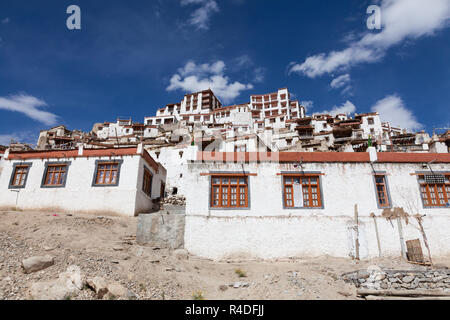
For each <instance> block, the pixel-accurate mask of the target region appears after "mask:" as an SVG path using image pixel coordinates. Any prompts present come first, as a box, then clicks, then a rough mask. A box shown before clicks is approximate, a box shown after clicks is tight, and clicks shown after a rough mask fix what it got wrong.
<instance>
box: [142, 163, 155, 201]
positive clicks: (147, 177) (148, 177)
mask: <svg viewBox="0 0 450 320" xmlns="http://www.w3.org/2000/svg"><path fill="white" fill-rule="evenodd" d="M152 181H153V175H152V173H151V172H150V170H148V169H147V168H144V183H143V185H142V191H144V193H145V194H146V195H148V196H149V197H151V196H152Z"/></svg>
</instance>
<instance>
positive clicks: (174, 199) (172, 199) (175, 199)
mask: <svg viewBox="0 0 450 320" xmlns="http://www.w3.org/2000/svg"><path fill="white" fill-rule="evenodd" d="M160 204H161V205H165V204H169V205H174V206H185V205H186V198H185V197H181V196H169V197H167V198H164V199H161V202H160Z"/></svg>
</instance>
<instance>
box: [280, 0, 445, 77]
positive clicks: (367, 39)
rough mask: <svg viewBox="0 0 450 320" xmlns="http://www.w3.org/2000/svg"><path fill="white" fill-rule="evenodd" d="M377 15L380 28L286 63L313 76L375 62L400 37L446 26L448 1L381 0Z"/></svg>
mask: <svg viewBox="0 0 450 320" xmlns="http://www.w3.org/2000/svg"><path fill="white" fill-rule="evenodd" d="M381 16H382V26H383V29H382V31H381V32H379V33H374V32H370V33H365V34H364V35H363V36H361V37H360V38H359V40H354V41H351V42H350V43H349V46H348V47H347V48H345V49H343V50H341V51H331V52H329V53H327V54H325V53H320V54H317V55H314V56H310V57H308V58H307V59H306V60H305V61H304V62H303V63H302V64H298V63H294V64H292V65H290V66H289V71H290V72H295V73H301V74H304V75H306V76H308V77H310V78H315V77H318V76H321V75H324V74H327V73H332V72H335V71H339V70H348V69H349V68H351V67H352V66H355V65H358V64H361V63H371V62H377V61H379V60H381V59H382V58H383V57H384V55H385V54H386V51H387V50H388V49H389V48H391V47H392V46H394V45H397V44H399V43H401V42H402V41H404V40H414V39H418V38H420V37H423V36H430V35H433V34H434V33H435V32H436V31H438V30H441V29H443V28H446V27H447V26H448V25H449V21H450V1H449V0H433V1H424V0H382V2H381Z"/></svg>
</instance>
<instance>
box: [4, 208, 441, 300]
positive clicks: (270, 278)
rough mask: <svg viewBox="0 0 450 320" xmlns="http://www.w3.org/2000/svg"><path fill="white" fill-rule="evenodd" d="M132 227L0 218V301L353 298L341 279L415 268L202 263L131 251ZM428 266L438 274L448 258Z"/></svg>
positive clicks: (312, 261) (159, 251) (394, 262)
mask: <svg viewBox="0 0 450 320" xmlns="http://www.w3.org/2000/svg"><path fill="white" fill-rule="evenodd" d="M136 223H137V218H125V217H95V216H88V215H77V214H74V215H67V214H62V213H54V212H52V213H35V212H0V299H6V300H20V299H51V298H55V299H73V300H78V299H99V298H103V299H152V300H162V299H208V300H215V299H231V300H233V299H262V300H264V299H275V300H279V299H281V300H283V299H297V300H303V299H356V298H357V297H356V288H355V286H354V285H353V284H352V283H348V282H344V280H343V278H342V277H341V276H342V275H343V274H344V273H349V272H352V271H357V270H364V269H367V268H369V267H371V266H379V267H380V268H383V269H397V270H399V269H401V270H416V269H417V268H418V266H415V265H411V264H408V263H406V262H405V261H403V260H402V259H400V258H398V259H376V260H373V261H360V262H358V261H352V260H351V259H337V258H331V257H320V258H308V259H301V260H278V261H221V262H217V261H210V260H205V259H200V258H197V257H193V256H187V255H186V253H185V252H183V251H173V250H169V249H164V248H155V247H148V246H140V245H138V244H136V241H135V234H136ZM35 256H41V257H44V256H47V258H46V259H47V260H45V261H43V262H42V261H41V262H42V263H44V264H45V266H46V267H45V269H43V270H40V271H35V272H31V273H25V271H26V270H24V268H23V267H22V262H23V260H25V259H27V258H30V257H35ZM33 262H34V263H35V261H31V262H30V263H33ZM436 262H437V263H439V264H440V267H445V266H447V265H448V262H450V259H441V260H437V261H436ZM47 265H50V266H47Z"/></svg>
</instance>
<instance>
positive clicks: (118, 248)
mask: <svg viewBox="0 0 450 320" xmlns="http://www.w3.org/2000/svg"><path fill="white" fill-rule="evenodd" d="M113 250H114V251H123V247H120V246H114V247H113Z"/></svg>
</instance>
